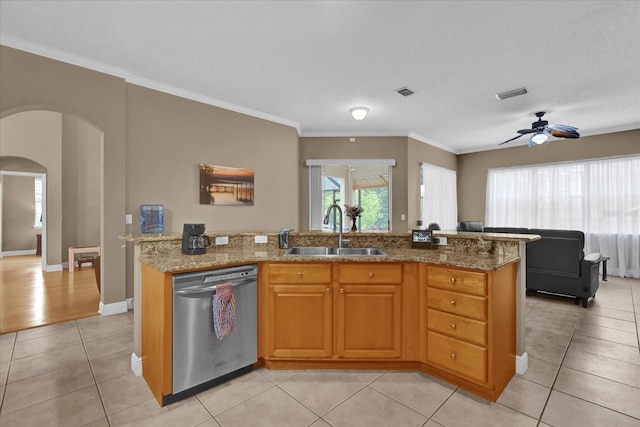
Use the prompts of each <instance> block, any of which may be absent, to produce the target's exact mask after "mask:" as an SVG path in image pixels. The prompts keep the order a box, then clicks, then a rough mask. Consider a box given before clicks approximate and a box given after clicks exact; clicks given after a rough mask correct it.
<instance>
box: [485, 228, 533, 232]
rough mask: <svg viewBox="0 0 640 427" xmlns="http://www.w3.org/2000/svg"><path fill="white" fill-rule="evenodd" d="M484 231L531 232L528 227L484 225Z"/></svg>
mask: <svg viewBox="0 0 640 427" xmlns="http://www.w3.org/2000/svg"><path fill="white" fill-rule="evenodd" d="M484 232H485V233H509V234H531V232H530V231H529V229H528V228H520V227H485V228H484Z"/></svg>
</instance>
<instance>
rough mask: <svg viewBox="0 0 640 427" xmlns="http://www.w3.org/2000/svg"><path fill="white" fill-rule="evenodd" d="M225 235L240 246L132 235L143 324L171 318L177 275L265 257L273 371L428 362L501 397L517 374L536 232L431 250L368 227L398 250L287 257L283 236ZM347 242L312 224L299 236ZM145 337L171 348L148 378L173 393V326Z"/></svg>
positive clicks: (451, 242) (364, 237) (265, 343)
mask: <svg viewBox="0 0 640 427" xmlns="http://www.w3.org/2000/svg"><path fill="white" fill-rule="evenodd" d="M217 234H218V233H215V234H211V235H210V236H211V239H212V241H214V239H215V237H216V235H217ZM223 234H224V235H225V236H226V237H228V240H229V244H228V245H220V246H215V247H212V248H209V250H208V251H207V253H206V254H203V255H197V256H187V255H182V254H181V252H180V245H179V237H180V236H140V237H130V238H129V240H132V241H134V242H135V243H136V244H137V245H140V248H139V260H140V262H141V264H143V267H142V268H141V271H142V272H143V273H142V275H141V279H142V280H141V282H142V289H141V293H140V295H141V298H142V301H143V302H142V304H141V306H142V313H141V315H142V317H141V321H142V329H143V330H144V329H145V323H147V324H149V323H150V322H154V323H157V322H158V321H162V320H163V319H164V320H165V323H166V315H167V314H170V307H168V305H167V304H168V303H169V301H167V298H168V291H167V289H166V288H167V287H170V283H171V280H170V279H171V277H172V275H173V274H175V273H179V272H185V271H197V270H202V269H211V268H218V267H223V266H230V265H241V264H247V263H257V264H258V265H259V269H260V280H259V284H258V301H259V307H258V356H259V362H258V363H259V364H264V365H265V366H266V367H267V368H271V369H293V368H295V369H300V368H309V369H313V368H341V369H344V368H349V369H412V370H421V371H423V372H427V373H430V374H432V375H435V376H438V377H440V378H442V379H444V380H446V381H449V382H451V383H453V384H456V385H458V386H460V387H462V388H465V389H467V390H469V391H471V392H473V393H476V394H478V395H480V396H482V397H484V398H486V399H489V400H495V399H497V397H498V396H499V394H500V393H501V391H502V389H503V388H504V387H505V386H506V384H507V383H508V381H509V379H510V378H511V377H512V376H513V373H514V372H515V365H516V362H515V357H516V324H517V322H516V300H517V297H516V296H517V293H518V292H519V290H518V289H517V288H518V286H517V275H518V273H517V268H518V261H520V259H521V256H520V255H519V252H518V251H519V249H520V246H519V245H520V244H521V243H523V242H526V241H531V240H535V236H520V235H504V234H503V235H499V236H495V237H494V236H489V235H480V234H479V233H459V234H456V235H452V234H449V235H447V236H446V237H447V238H448V244H447V245H446V246H441V247H436V248H435V249H432V250H420V249H411V248H410V233H409V232H404V233H400V232H390V233H366V232H365V233H360V232H358V233H349V238H350V239H351V245H352V246H354V247H371V246H376V247H380V248H382V249H383V250H384V251H385V252H387V256H383V257H379V256H366V257H353V256H348V257H346V256H345V257H341V256H338V257H330V258H326V257H300V256H295V257H290V256H285V255H284V251H283V250H281V249H278V248H277V235H275V234H273V235H267V237H266V239H265V238H264V237H261V238H260V239H256V234H255V233H234V234H232V233H223ZM466 234H473V235H466ZM125 238H126V237H125ZM335 239H336V234H334V233H322V232H301V233H293V234H292V236H291V244H292V245H294V246H324V245H333V244H335ZM136 240H137V241H136ZM265 240H266V242H267V243H255V242H256V241H265ZM474 240H476V241H477V242H478V246H477V247H476V246H474V245H473V241H474ZM487 241H489V242H490V244H488V245H487ZM456 242H458V243H456ZM522 292H523V293H524V289H522ZM147 293H151V294H152V296H146V294H147ZM162 295H164V299H163V297H162ZM158 297H160V300H158V299H157V298H158ZM145 298H154V304H153V305H149V304H146V303H145ZM136 300H137V299H136ZM169 305H170V304H169ZM137 306H140V305H137ZM145 311H147V312H146V313H145ZM149 311H152V313H151V312H149ZM311 315H313V316H314V317H309V316H311ZM163 316H164V317H163ZM296 316H300V317H296ZM145 319H147V320H145ZM156 326H157V325H156ZM151 329H154V330H155V331H156V333H155V335H158V333H157V330H158V328H157V327H155V328H151ZM142 336H143V337H144V338H143V339H144V340H154V339H157V340H159V341H160V342H158V343H155V344H154V345H152V346H151V347H149V346H147V345H145V346H144V347H145V348H157V349H158V351H160V354H162V355H163V356H162V357H161V358H160V359H159V360H156V361H158V362H159V366H157V365H154V364H153V363H151V364H149V363H150V362H152V361H153V359H154V357H152V355H147V354H143V355H142V356H143V363H144V368H143V372H144V376H145V379H147V382H148V384H149V385H150V387H151V388H152V391H153V392H154V395H156V398H157V399H158V401H159V402H162V395H163V394H167V393H170V390H171V388H170V375H169V372H170V360H169V359H170V352H168V351H167V348H168V347H167V341H170V331H168V330H167V327H165V328H164V330H163V331H162V334H161V335H160V336H155V337H154V336H153V335H149V334H147V333H146V332H145V333H143V334H142ZM155 359H158V358H155ZM148 374H149V375H150V376H154V377H155V378H151V379H149V378H147V376H148ZM158 377H159V378H158Z"/></svg>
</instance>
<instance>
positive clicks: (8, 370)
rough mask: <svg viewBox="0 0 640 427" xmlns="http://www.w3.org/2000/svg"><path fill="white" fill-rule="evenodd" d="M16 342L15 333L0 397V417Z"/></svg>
mask: <svg viewBox="0 0 640 427" xmlns="http://www.w3.org/2000/svg"><path fill="white" fill-rule="evenodd" d="M17 340H18V333H17V332H16V333H15V336H14V337H13V343H12V344H11V354H10V356H9V368H8V369H7V378H6V379H5V380H4V389H2V396H0V416H1V415H2V409H3V408H4V398H5V396H6V394H7V389H8V388H9V374H10V373H11V364H12V363H13V352H14V350H15V348H16V341H17Z"/></svg>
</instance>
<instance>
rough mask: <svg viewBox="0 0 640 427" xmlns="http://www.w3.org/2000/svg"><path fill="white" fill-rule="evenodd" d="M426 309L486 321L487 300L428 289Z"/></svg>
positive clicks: (458, 293)
mask: <svg viewBox="0 0 640 427" xmlns="http://www.w3.org/2000/svg"><path fill="white" fill-rule="evenodd" d="M427 307H428V308H434V309H436V310H441V311H446V312H447V313H453V314H457V315H460V316H466V317H471V318H472V319H476V320H483V321H484V320H487V299H486V298H483V297H477V296H474V295H468V294H462V293H460V292H450V291H445V290H442V289H437V288H431V287H429V288H427Z"/></svg>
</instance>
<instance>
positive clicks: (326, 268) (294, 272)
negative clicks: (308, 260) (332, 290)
mask: <svg viewBox="0 0 640 427" xmlns="http://www.w3.org/2000/svg"><path fill="white" fill-rule="evenodd" d="M268 275H269V283H331V281H332V279H331V265H329V264H304V263H296V264H270V265H269V273H268Z"/></svg>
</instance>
